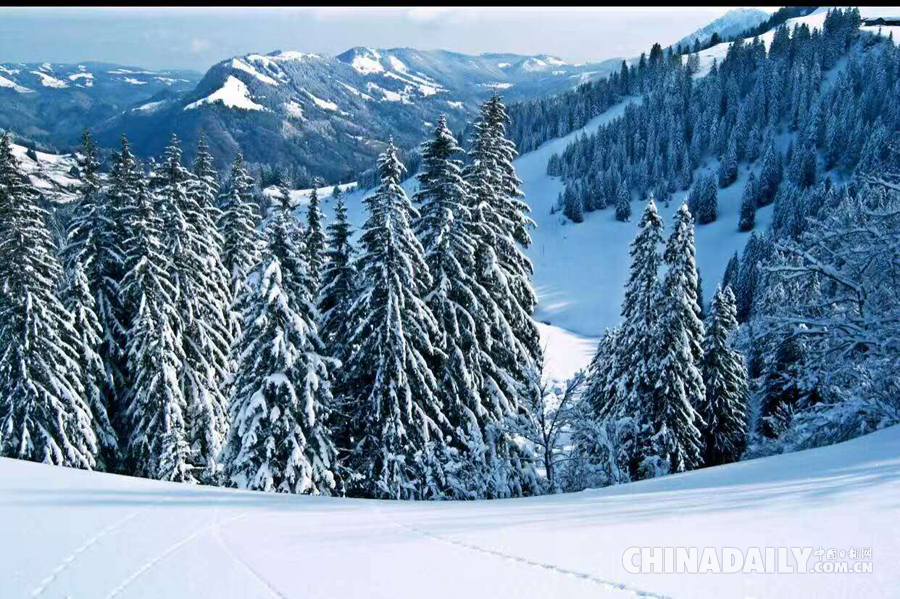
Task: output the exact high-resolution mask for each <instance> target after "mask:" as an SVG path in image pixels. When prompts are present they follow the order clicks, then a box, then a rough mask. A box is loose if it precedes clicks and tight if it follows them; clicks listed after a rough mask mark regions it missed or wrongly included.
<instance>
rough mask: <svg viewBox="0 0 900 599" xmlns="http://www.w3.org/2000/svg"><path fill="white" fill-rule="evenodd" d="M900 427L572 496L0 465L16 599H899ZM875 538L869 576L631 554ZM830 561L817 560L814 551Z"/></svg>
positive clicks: (10, 585)
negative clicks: (477, 497) (313, 491)
mask: <svg viewBox="0 0 900 599" xmlns="http://www.w3.org/2000/svg"><path fill="white" fill-rule="evenodd" d="M898 445H900V427H893V428H889V429H886V430H883V431H880V432H876V433H873V434H871V435H867V436H865V437H861V438H858V439H855V440H853V441H849V442H847V443H842V444H839V445H834V446H831V447H826V448H821V449H815V450H810V451H804V452H798V453H793V454H788V455H781V456H775V457H770V458H764V459H759V460H753V461H748V462H741V463H738V464H731V465H728V466H721V467H716V468H708V469H704V470H699V471H695V472H690V473H686V474H680V475H675V476H668V477H664V478H659V479H655V480H650V481H644V482H640V483H634V484H628V485H620V486H616V487H610V488H606V489H601V490H593V491H585V492H582V493H574V494H568V495H555V496H544V497H536V498H528V499H511V500H493V501H470V502H399V501H394V502H391V501H375V500H355V499H332V498H321V497H298V496H289V495H278V494H263V493H252V492H241V491H235V490H227V489H215V488H208V487H201V486H190V485H180V484H173V483H162V482H156V481H149V480H143V479H137V478H129V477H124V476H117V475H111V474H99V473H92V472H85V471H81V470H74V469H66V468H59V467H54V466H47V465H42V464H34V463H29V462H24V461H17V460H11V459H6V458H3V459H0V521H2V522H3V523H4V524H3V526H4V536H5V537H6V538H8V539H15V542H14V543H5V544H3V547H2V549H0V564H2V566H0V574H2V576H3V588H4V592H3V595H4V596H8V597H42V598H43V597H46V598H57V597H59V598H64V597H73V598H75V597H96V598H101V599H114V598H121V599H129V598H134V599H139V598H150V597H166V598H168V599H183V598H184V599H186V598H189V597H190V598H193V597H198V596H204V597H216V598H217V599H233V598H243V597H260V598H262V597H272V598H277V597H281V598H282V599H284V598H287V597H291V598H293V597H361V596H365V597H373V598H385V599H387V598H390V599H406V598H412V597H429V598H430V599H459V598H460V597H466V598H471V599H479V598H482V597H484V598H487V597H491V598H494V597H501V598H502V597H510V598H512V597H515V598H517V599H530V598H540V599H547V598H551V597H566V598H568V599H579V598H588V597H590V598H597V597H609V598H617V597H620V598H626V597H627V598H633V597H635V596H643V597H649V598H654V597H657V598H658V597H663V596H666V597H682V598H690V599H720V598H722V597H741V598H744V597H756V598H762V597H766V598H780V597H784V598H788V597H817V598H821V599H828V598H839V597H866V599H880V598H885V599H887V598H890V597H894V596H895V594H896V590H897V588H900V571H898V570H897V568H895V567H893V566H894V564H895V561H896V556H897V555H898V551H900V537H898V536H897V535H896V533H895V530H896V523H897V521H898V517H900V506H898V503H897V497H898V495H900V457H898V453H897V447H898ZM677 546H681V547H699V548H705V547H710V548H713V549H715V550H717V551H718V552H721V551H722V549H723V548H724V547H735V548H738V549H741V550H747V549H749V548H752V547H759V548H764V547H790V546H795V547H813V548H818V547H823V548H826V549H828V548H835V549H838V550H841V549H845V550H848V549H850V547H851V546H852V547H855V548H862V547H869V548H872V563H873V571H872V573H869V574H854V575H849V576H848V575H839V574H815V573H807V574H785V573H782V574H763V573H746V574H745V573H735V574H727V575H721V574H630V573H628V572H627V571H626V570H625V569H624V567H623V566H622V556H623V553H624V552H625V551H626V549H628V548H630V547H677ZM817 560H818V558H816V557H813V558H811V562H815V561H817Z"/></svg>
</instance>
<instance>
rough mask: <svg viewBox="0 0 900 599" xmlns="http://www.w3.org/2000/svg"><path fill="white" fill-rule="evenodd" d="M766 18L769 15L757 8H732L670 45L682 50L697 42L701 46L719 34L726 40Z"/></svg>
mask: <svg viewBox="0 0 900 599" xmlns="http://www.w3.org/2000/svg"><path fill="white" fill-rule="evenodd" d="M768 18H769V13H767V12H766V11H764V10H760V9H758V8H734V9H732V10H729V11H728V12H726V13H725V14H724V15H722V16H721V17H719V18H718V19H716V20H715V21H713V22H711V23H710V24H708V25H706V26H704V27H701V28H700V29H698V30H697V31H695V32H694V33H692V34H690V35H686V36H685V37H683V38H681V39H680V40H678V41H677V42H675V43H674V44H672V47H678V46H681V47H682V48H689V47H691V46H693V44H694V42H695V41H697V40H699V41H700V43H701V44H702V43H704V42H706V41H708V40H709V39H710V38H711V37H712V36H713V35H714V34H719V37H720V38H728V37H730V36H732V35H737V34H740V33H743V32H744V31H746V30H747V29H750V28H751V27H755V26H757V25H759V24H760V23H762V22H764V21H765V20H766V19H768Z"/></svg>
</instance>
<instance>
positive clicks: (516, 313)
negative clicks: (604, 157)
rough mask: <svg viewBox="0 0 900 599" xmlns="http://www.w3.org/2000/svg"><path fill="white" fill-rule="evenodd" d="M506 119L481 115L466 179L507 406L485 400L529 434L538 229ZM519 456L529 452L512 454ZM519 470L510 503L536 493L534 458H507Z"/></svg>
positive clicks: (534, 385) (486, 393)
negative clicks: (532, 255)
mask: <svg viewBox="0 0 900 599" xmlns="http://www.w3.org/2000/svg"><path fill="white" fill-rule="evenodd" d="M508 122H509V118H508V116H507V114H506V109H505V107H504V106H503V104H502V103H501V102H500V98H499V96H497V95H496V94H494V96H492V97H491V99H490V100H488V101H487V102H485V103H484V105H482V107H481V112H480V114H479V116H478V118H477V119H476V121H475V123H474V125H473V128H474V135H473V140H472V147H471V149H470V151H469V164H468V166H467V167H466V168H465V169H464V173H463V178H464V179H465V181H466V183H467V184H468V186H469V190H470V194H469V198H470V200H469V201H470V202H471V208H472V216H473V221H474V225H475V231H476V236H477V239H478V247H477V248H476V270H475V272H476V279H475V280H476V282H477V283H478V284H479V285H480V286H481V287H483V288H484V289H485V290H486V291H487V293H488V296H489V298H490V300H491V301H492V302H493V304H494V305H495V306H496V311H495V312H496V313H495V315H494V316H492V317H491V318H490V319H489V323H490V328H489V330H486V331H485V333H484V335H485V339H490V341H489V342H488V343H486V346H487V348H488V351H489V353H490V356H491V360H492V361H493V367H494V368H496V369H498V371H500V372H503V373H504V377H503V378H504V379H505V383H506V389H505V390H504V393H505V397H506V398H507V400H508V403H506V404H504V403H503V401H502V399H501V398H499V397H496V396H495V395H496V393H497V391H496V390H495V389H493V388H491V387H488V388H487V389H484V390H483V392H482V401H483V402H489V403H492V404H494V405H495V406H497V407H496V409H497V410H499V411H502V412H505V414H506V418H505V420H506V424H505V426H507V427H509V430H513V429H515V428H516V427H528V426H531V423H532V422H533V420H532V419H531V418H530V417H528V416H527V413H526V410H527V409H528V408H527V404H526V403H522V402H520V401H519V398H520V397H525V396H527V395H528V394H532V395H533V394H536V393H539V392H540V391H539V389H538V387H539V382H540V376H539V370H540V369H539V364H540V363H541V360H542V357H541V353H542V352H541V344H540V334H539V332H538V329H537V325H536V324H535V322H534V319H533V318H532V315H533V313H534V306H535V304H536V301H537V300H536V297H535V293H534V289H533V287H532V284H531V275H532V273H533V266H532V264H531V261H530V260H529V259H528V258H527V257H526V256H525V254H524V252H523V251H522V248H527V247H528V246H529V245H530V244H531V238H530V236H529V234H528V229H529V228H531V227H533V226H534V222H533V221H532V220H531V219H530V218H529V217H528V212H529V211H530V208H529V207H528V204H526V203H525V202H524V201H523V200H522V195H523V194H522V192H521V190H519V185H520V184H521V182H520V181H519V179H518V177H517V176H516V172H515V167H514V166H513V160H514V159H515V157H516V149H515V146H514V145H513V143H512V142H511V141H510V140H509V139H508V138H507V136H506V127H507V125H508ZM501 445H502V444H498V446H501ZM511 450H512V451H515V453H516V454H518V453H520V452H522V451H525V450H522V449H513V448H511ZM504 459H512V460H513V461H514V462H515V465H514V466H513V467H511V468H510V469H509V470H508V472H509V473H510V474H511V475H514V477H515V478H512V479H510V480H508V481H506V483H504V484H506V485H509V487H510V489H511V493H512V494H513V495H521V494H528V493H532V492H536V488H535V487H536V485H537V484H538V481H537V478H536V475H535V473H534V470H533V469H532V468H531V466H530V465H529V464H528V463H527V462H529V461H530V460H531V457H530V456H527V455H525V454H523V456H522V457H521V458H519V457H516V456H513V455H510V456H509V457H507V458H504Z"/></svg>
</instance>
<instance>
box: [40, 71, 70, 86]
mask: <svg viewBox="0 0 900 599" xmlns="http://www.w3.org/2000/svg"><path fill="white" fill-rule="evenodd" d="M31 72H32V74H34V75H37V76H38V77H40V78H41V85H43V86H44V87H52V88H54V89H64V88H66V87H69V84H68V83H66V82H65V81H63V80H61V79H57V78H56V77H51V76H50V75H48V74H47V73H44V72H42V71H31Z"/></svg>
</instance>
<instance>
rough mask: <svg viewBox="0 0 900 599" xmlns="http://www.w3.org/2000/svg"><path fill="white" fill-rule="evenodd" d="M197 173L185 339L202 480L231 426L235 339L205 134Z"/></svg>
mask: <svg viewBox="0 0 900 599" xmlns="http://www.w3.org/2000/svg"><path fill="white" fill-rule="evenodd" d="M193 175H194V176H193V177H192V178H190V179H189V180H188V183H187V192H188V195H187V200H188V201H186V202H185V203H184V206H183V209H182V210H183V214H184V219H185V222H186V224H187V231H188V234H189V241H190V244H191V246H190V251H191V254H192V256H193V257H192V261H193V262H194V263H196V264H197V265H198V266H199V269H198V270H196V271H194V272H191V273H189V280H190V284H191V287H192V289H193V295H194V297H193V299H192V301H191V304H192V321H191V322H190V323H189V324H188V327H187V330H186V331H185V336H184V339H183V343H184V352H185V357H186V359H187V363H186V370H187V371H188V372H187V374H188V376H187V377H186V378H185V390H184V393H185V399H186V400H187V402H188V405H189V407H190V418H189V422H190V434H189V439H190V443H191V447H192V449H193V451H194V462H195V464H197V465H198V466H199V467H202V468H203V469H204V470H203V476H202V480H203V481H204V482H207V483H212V482H215V481H216V478H217V476H218V473H219V465H218V461H217V460H218V455H219V453H220V452H221V450H222V444H223V443H224V441H225V435H226V433H227V430H228V413H227V408H226V397H225V391H224V387H225V382H226V380H227V379H228V377H229V376H230V374H231V362H230V360H229V352H230V351H231V346H232V343H233V338H232V332H231V326H230V322H229V316H230V310H231V302H232V300H231V289H230V281H229V277H228V271H227V270H226V269H225V266H224V264H223V262H222V246H223V239H222V236H221V235H220V234H219V231H218V229H217V228H216V221H217V220H218V219H219V217H220V213H219V211H218V209H217V208H216V206H215V198H216V196H217V195H218V191H219V190H218V183H217V180H216V179H217V173H216V171H215V169H214V168H213V158H212V155H211V154H210V153H209V148H208V147H207V145H206V140H205V138H203V137H201V138H200V143H199V144H198V147H197V154H196V158H195V159H194V168H193Z"/></svg>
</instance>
